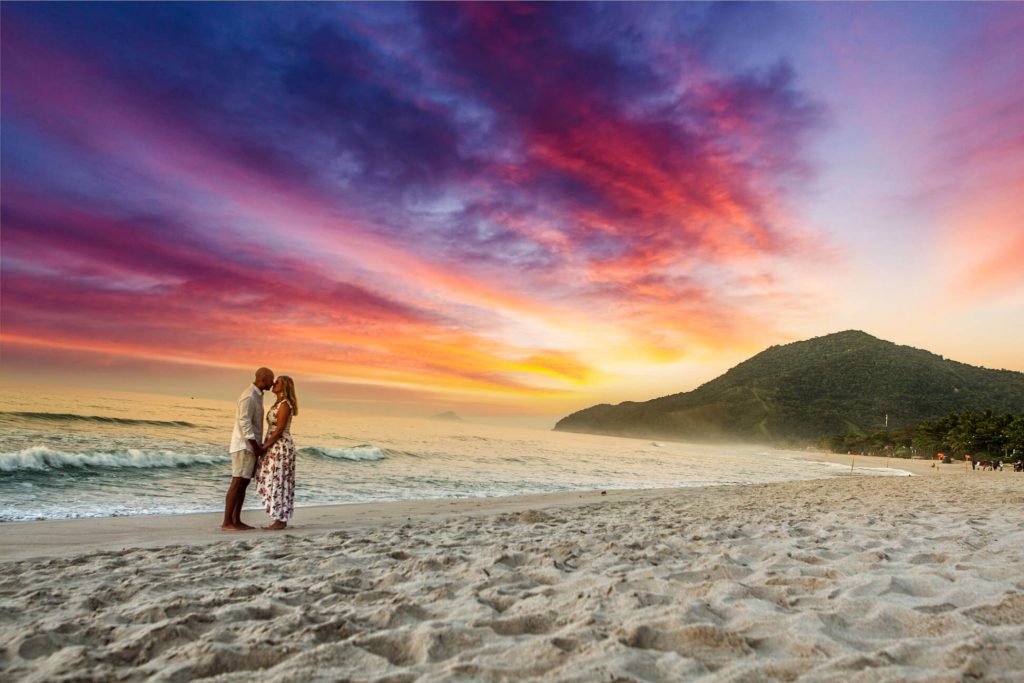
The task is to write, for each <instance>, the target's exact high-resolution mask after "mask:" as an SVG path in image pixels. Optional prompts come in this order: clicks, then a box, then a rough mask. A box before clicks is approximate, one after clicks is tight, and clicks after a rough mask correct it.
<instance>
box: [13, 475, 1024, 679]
mask: <svg viewBox="0 0 1024 683" xmlns="http://www.w3.org/2000/svg"><path fill="white" fill-rule="evenodd" d="M846 461H847V462H848V459H847V460H846ZM857 464H858V465H861V464H864V465H868V466H870V465H871V462H870V461H869V460H867V459H863V460H862V459H858V463H857ZM901 465H903V466H904V467H908V464H907V463H901ZM882 466H883V467H884V466H885V465H884V463H882ZM909 468H911V469H916V470H917V471H918V472H919V473H920V474H921V476H915V477H911V478H888V477H867V476H853V477H842V478H836V479H829V480H820V481H810V482H792V483H784V484H766V485H756V486H742V487H740V486H733V487H714V488H704V489H682V490H676V491H665V490H661V491H632V492H609V493H608V495H604V496H602V495H600V494H599V493H589V494H575V493H573V494H559V495H555V496H532V497H518V498H513V499H492V500H483V501H481V500H476V501H457V502H453V501H433V502H419V503H400V504H399V503H395V504H378V505H364V506H355V505H353V506H334V507H323V508H305V509H300V510H299V511H298V512H297V516H296V520H295V529H294V530H289V531H288V532H286V533H283V534H267V533H247V534H233V535H228V534H218V533H217V532H216V531H213V528H214V526H215V524H216V517H215V516H210V515H189V516H184V517H171V518H130V519H113V520H85V521H80V522H62V523H57V522H54V523H42V522H34V523H27V524H4V525H0V552H2V553H3V557H4V562H3V563H2V564H0V567H2V569H3V574H2V578H0V678H2V679H4V680H21V679H24V680H47V681H49V680H59V679H62V678H66V679H69V680H72V679H73V680H141V679H145V678H152V679H154V680H180V681H185V680H195V679H199V678H206V677H216V679H217V680H222V681H228V680H236V681H250V680H274V681H278V680H282V681H310V680H324V681H337V680H353V681H411V680H423V681H491V680H493V681H512V680H514V681H521V680H552V681H616V680H617V681H680V680H713V681H763V680H794V679H800V680H808V681H844V682H845V681H886V680H891V681H906V680H920V681H963V680H992V681H1021V680H1024V516H1022V514H1021V513H1022V508H1024V475H1021V474H1015V473H1013V472H1000V473H992V472H986V473H981V472H971V473H964V472H963V469H962V466H957V465H952V466H945V467H941V468H939V469H938V470H936V469H934V468H930V467H929V463H924V464H921V463H912V464H910V465H909ZM256 517H258V515H257V513H249V514H248V516H247V518H249V519H250V521H255V519H254V518H256ZM142 546H148V547H142ZM97 548H106V550H97ZM125 548H131V549H125ZM30 555H44V556H48V557H49V559H40V558H36V559H26V558H28V557H29V556H30Z"/></svg>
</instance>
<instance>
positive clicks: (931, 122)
mask: <svg viewBox="0 0 1024 683" xmlns="http://www.w3.org/2000/svg"><path fill="white" fill-rule="evenodd" d="M0 12H2V63H0V64H2V67H0V68H2V72H0V75H2V105H0V106H2V150H0V151H2V169H0V170H2V176H0V193H2V196H0V201H2V281H0V285H2V291H0V296H2V300H0V312H2V320H0V322H2V332H0V343H2V349H0V351H2V357H0V371H2V376H3V377H4V378H5V380H7V381H17V382H23V383H31V382H36V383H40V384H59V385H66V386H77V387H96V388H104V389H123V390H136V391H143V390H144V391H160V392H165V393H173V392H178V393H182V394H190V395H196V396H206V397H220V398H227V399H231V398H233V397H234V396H235V395H236V394H237V392H238V391H239V390H240V384H244V382H246V381H248V380H249V375H250V374H251V371H252V369H254V368H255V367H256V366H258V365H261V364H266V365H269V366H271V367H272V368H273V369H274V370H276V371H277V372H278V373H287V374H290V375H292V376H293V377H294V378H295V379H296V382H297V383H298V385H299V390H300V392H305V393H304V395H305V396H306V397H307V398H308V399H309V400H310V401H312V402H313V403H314V404H318V405H322V406H341V407H345V408H351V409H357V410H364V411H367V412H385V413H388V412H391V413H396V412H397V413H403V414H429V413H432V412H438V411H441V410H447V409H455V410H457V411H459V412H460V413H462V414H465V415H468V416H474V415H535V416H559V415H563V414H565V413H567V412H570V411H573V410H577V409H579V408H582V407H585V406H588V405H591V404H593V403H597V402H618V401H622V400H645V399H649V398H653V397H656V396H661V395H664V394H669V393H675V392H678V391H684V390H689V389H692V388H694V387H695V386H697V385H698V384H700V383H702V382H704V381H707V380H710V379H712V378H714V377H715V376H717V375H719V374H721V373H722V372H723V371H725V370H726V369H728V368H729V367H731V366H733V365H735V364H736V363H737V362H740V361H742V360H744V359H745V358H747V357H749V356H751V355H753V354H754V353H756V352H758V351H760V350H762V349H764V348H766V347H767V346H770V345H772V344H780V343H787V342H790V341H795V340H798V339H805V338H809V337H813V336H819V335H822V334H828V333H831V332H836V331H840V330H845V329H861V330H864V331H866V332H868V333H870V334H873V335H875V336H878V337H881V338H883V339H888V340H890V341H894V342H897V343H901V344H909V345H912V346H917V347H920V348H926V349H928V350H930V351H934V352H936V353H940V354H943V355H945V356H947V357H950V358H954V359H956V360H960V361H964V362H968V363H972V364H976V365H985V366H989V367H1003V368H1009V369H1014V370H1024V352H1022V351H1021V349H1022V348H1024V199H1022V198H1024V4H1020V3H990V4H989V3H986V4H956V3H936V4H922V3H909V4H860V3H857V4H838V5H833V4H784V5H769V4H754V5H746V4H718V5H703V4H661V3H659V4H543V5H532V4H475V5H457V4H448V3H443V4H338V5H335V4H308V5H299V4H289V5H274V4H237V3H227V4H216V5H207V4H174V5H161V4H139V5H132V4H117V3H112V4H107V3H100V4H64V3H59V4H58V3H46V4H19V3H10V2H4V3H3V5H2V8H0Z"/></svg>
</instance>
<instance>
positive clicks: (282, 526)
mask: <svg viewBox="0 0 1024 683" xmlns="http://www.w3.org/2000/svg"><path fill="white" fill-rule="evenodd" d="M287 527H288V522H282V521H281V520H279V519H278V520H275V521H274V523H273V524H271V525H270V526H265V527H263V530H264V531H280V530H281V529H285V528H287Z"/></svg>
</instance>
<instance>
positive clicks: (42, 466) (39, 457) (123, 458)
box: [0, 446, 229, 472]
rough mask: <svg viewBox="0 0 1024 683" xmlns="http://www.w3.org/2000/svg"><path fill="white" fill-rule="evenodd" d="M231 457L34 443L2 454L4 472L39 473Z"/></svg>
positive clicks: (207, 462)
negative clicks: (69, 449)
mask: <svg viewBox="0 0 1024 683" xmlns="http://www.w3.org/2000/svg"><path fill="white" fill-rule="evenodd" d="M227 460H229V456H227V455H209V454H205V453H175V452H173V451H143V450H139V449H136V448H129V449H126V450H119V451H84V452H78V453H69V452H66V451H55V450H53V449H51V448H47V447H46V446H32V447H30V448H24V449H22V450H20V451H9V452H4V453H0V472H32V471H36V472H38V471H45V470H59V469H68V468H111V469H125V468H132V469H148V468H155V467H185V466H187V465H211V464H214V463H221V462H226V461H227Z"/></svg>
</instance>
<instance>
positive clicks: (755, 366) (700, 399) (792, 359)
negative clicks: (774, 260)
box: [555, 330, 1024, 445]
mask: <svg viewBox="0 0 1024 683" xmlns="http://www.w3.org/2000/svg"><path fill="white" fill-rule="evenodd" d="M968 410H970V411H994V412H997V413H998V412H1005V413H1018V414H1019V413H1022V412H1024V373H1021V372H1013V371H1010V370H990V369H987V368H981V367H976V366H972V365H966V364H964V363H958V362H956V361H952V360H947V359H945V358H943V357H942V356H938V355H936V354H934V353H930V352H928V351H924V350H921V349H916V348H913V347H910V346H900V345H897V344H894V343H892V342H888V341H884V340H882V339H877V338H876V337H873V336H871V335H869V334H867V333H865V332H860V331H856V330H850V331H846V332H838V333H835V334H830V335H826V336H823V337H816V338H814V339H809V340H806V341H799V342H794V343H792V344H785V345H782V346H772V347H769V348H768V349H766V350H764V351H762V352H761V353H759V354H757V355H756V356H753V357H752V358H750V359H748V360H746V361H744V362H742V363H740V364H739V365H737V366H736V367H734V368H732V369H731V370H729V371H728V372H726V373H725V374H724V375H722V376H720V377H718V378H716V379H713V380H711V381H710V382H707V383H706V384H703V385H701V386H699V387H697V388H696V389H694V390H693V391H688V392H684V393H679V394H672V395H670V396H663V397H661V398H656V399H653V400H650V401H644V402H633V401H627V402H624V403H620V404H618V405H610V404H601V405H595V406H592V407H590V408H586V409H584V410H581V411H579V412H576V413H573V414H572V415H569V416H567V417H564V418H562V419H561V420H559V421H558V423H557V424H556V425H555V429H556V430H558V431H566V432H585V433H591V434H608V435H616V436H632V437H639V438H645V439H650V438H654V439H674V440H680V441H719V440H732V441H745V442H755V443H772V444H780V445H798V444H808V443H817V442H820V441H821V440H822V439H823V438H825V437H830V436H835V435H838V434H855V435H856V434H860V435H866V434H872V433H875V432H877V431H879V430H881V429H884V428H889V429H898V428H903V427H910V426H913V425H917V424H919V423H922V422H925V421H928V420H935V419H938V418H940V417H943V416H946V415H948V414H950V413H954V412H958V411H968Z"/></svg>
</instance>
